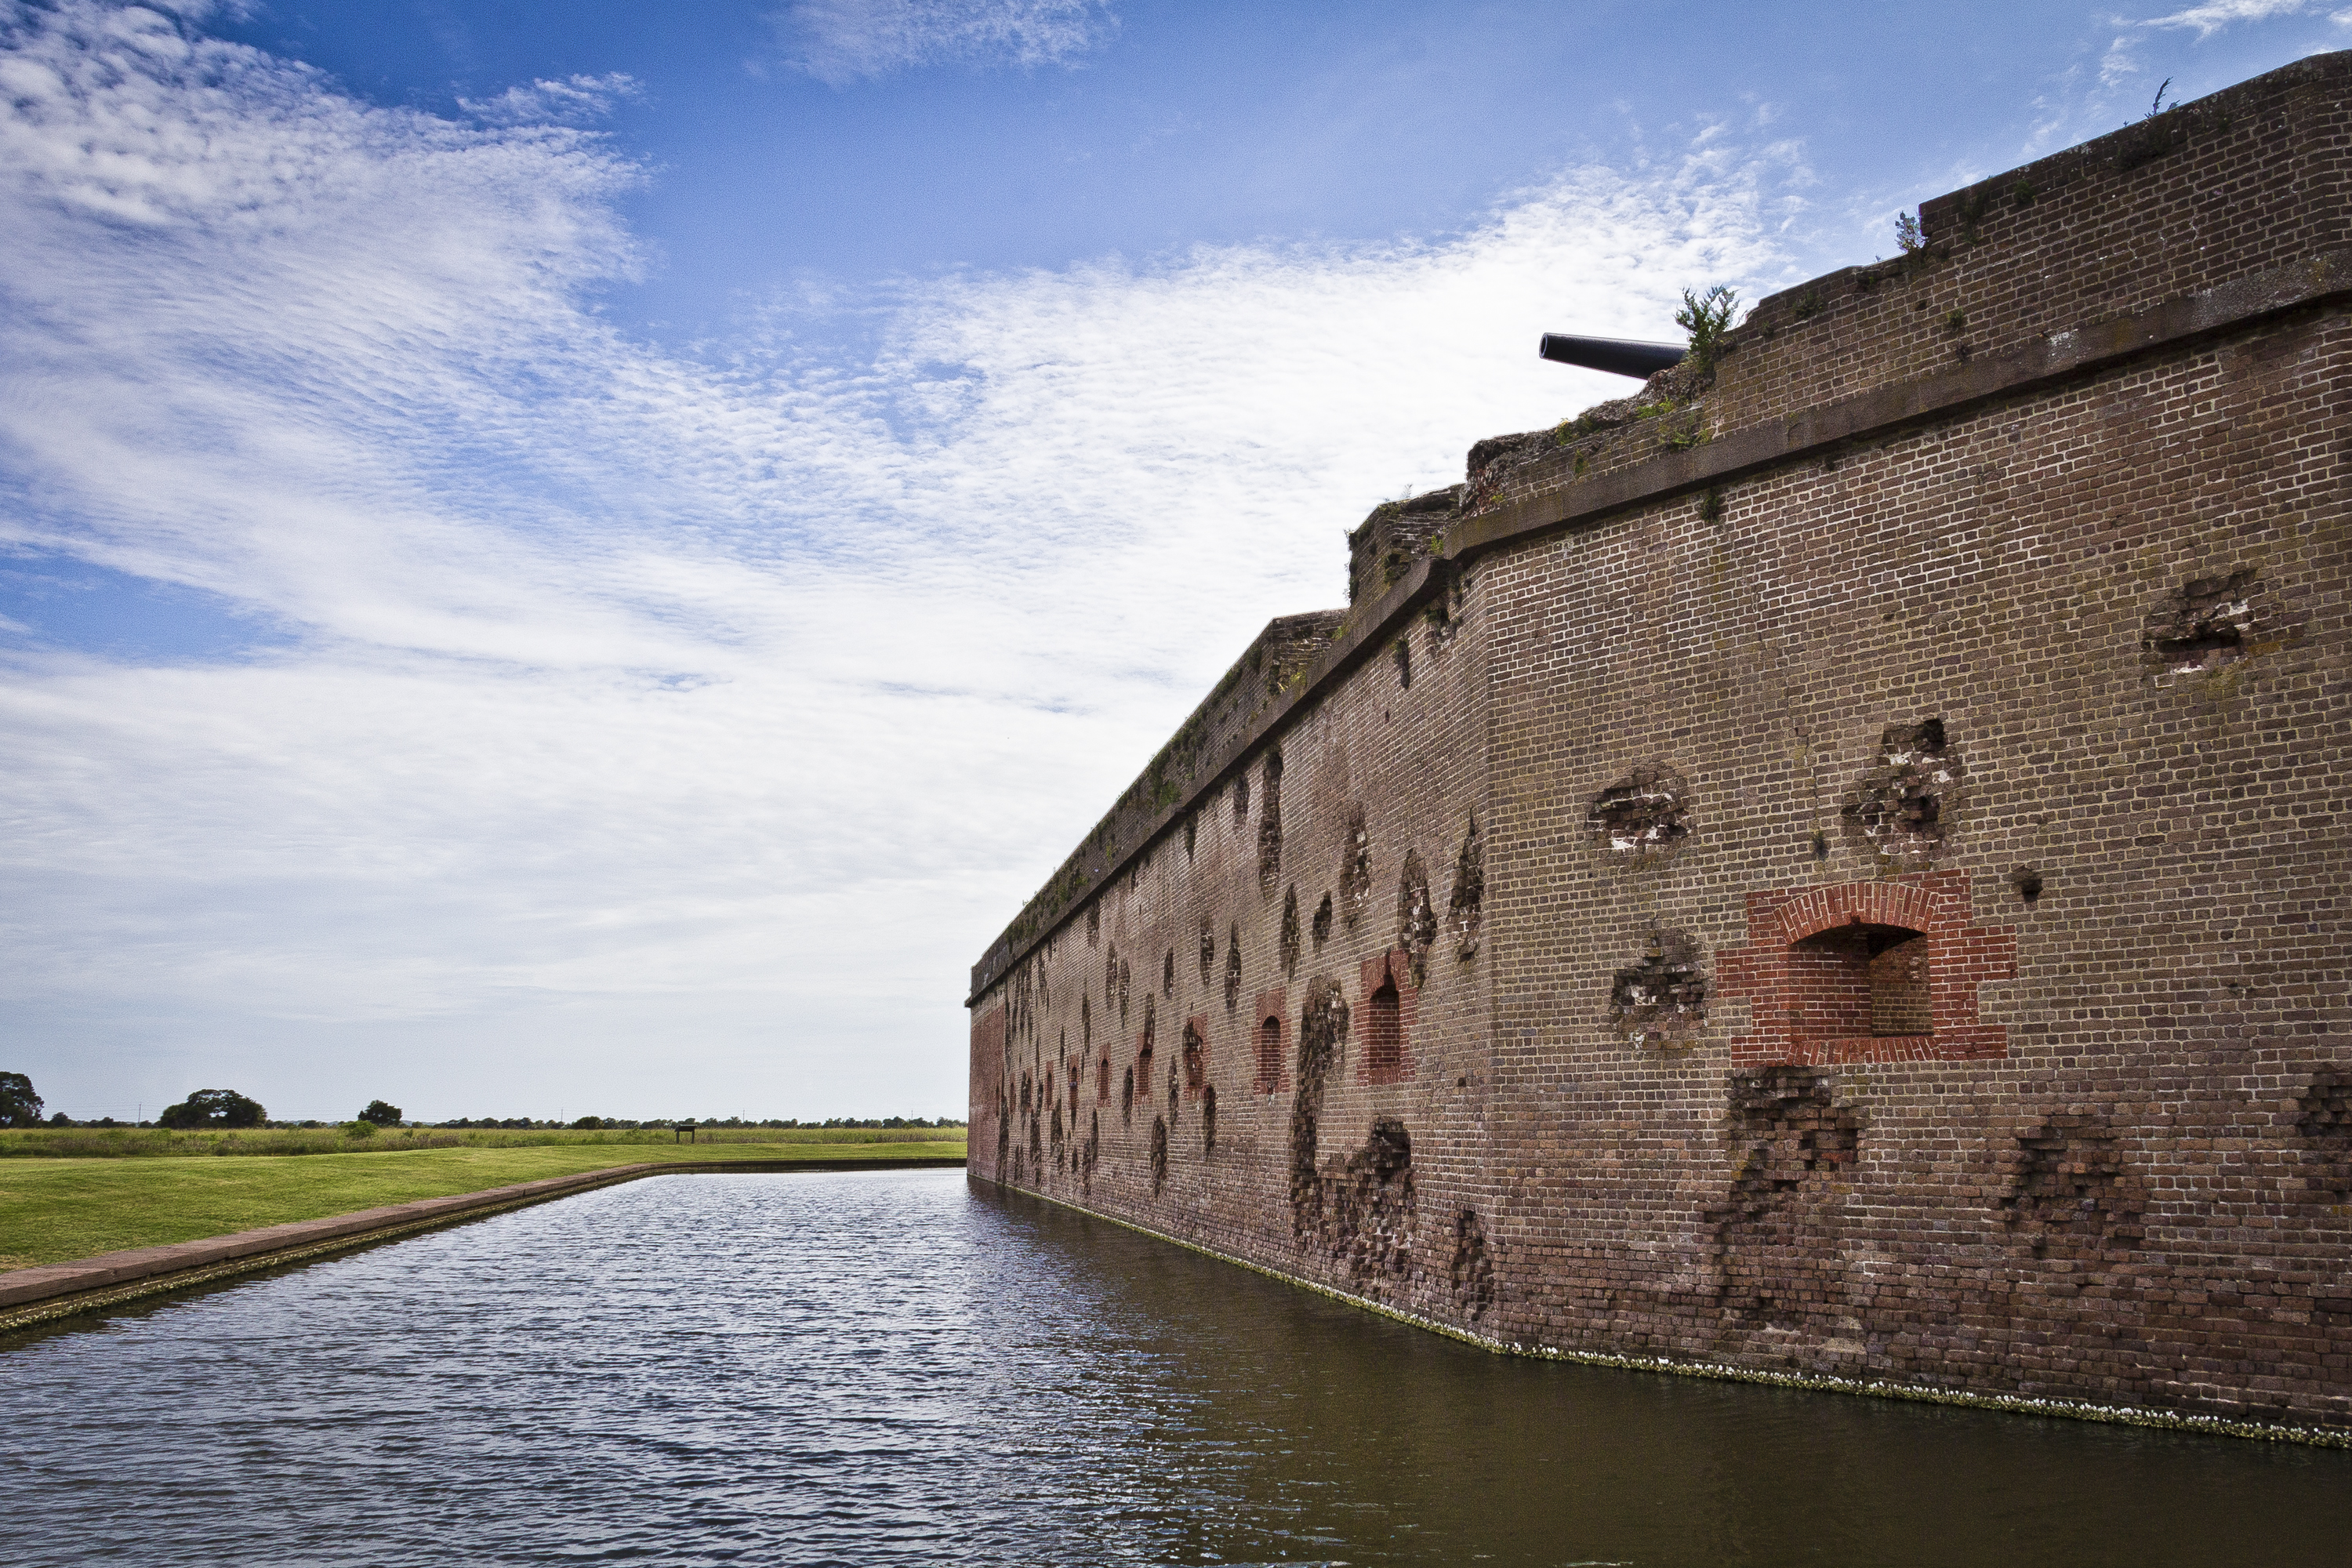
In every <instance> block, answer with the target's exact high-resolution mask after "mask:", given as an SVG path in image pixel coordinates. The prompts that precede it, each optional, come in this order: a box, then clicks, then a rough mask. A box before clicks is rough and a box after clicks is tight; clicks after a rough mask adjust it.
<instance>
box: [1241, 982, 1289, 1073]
mask: <svg viewBox="0 0 2352 1568" xmlns="http://www.w3.org/2000/svg"><path fill="white" fill-rule="evenodd" d="M1283 997H1284V991H1283V987H1281V986H1279V985H1277V986H1276V987H1275V988H1274V989H1273V990H1271V991H1261V992H1259V993H1258V994H1257V1005H1256V1006H1255V1007H1253V1008H1252V1009H1250V1037H1249V1052H1250V1061H1251V1063H1252V1066H1253V1071H1252V1074H1251V1079H1250V1088H1251V1089H1253V1090H1255V1092H1257V1093H1259V1094H1279V1093H1281V1092H1282V1091H1283V1089H1286V1088H1287V1087H1288V1086H1289V1083H1290V1071H1289V1057H1290V1025H1289V1022H1288V1020H1287V1019H1286V1018H1285V1017H1284V1016H1283Z"/></svg>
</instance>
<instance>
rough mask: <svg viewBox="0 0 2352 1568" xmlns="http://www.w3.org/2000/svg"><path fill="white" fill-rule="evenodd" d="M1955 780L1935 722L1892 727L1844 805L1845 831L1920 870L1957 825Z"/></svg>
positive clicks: (1954, 759) (1954, 762) (1954, 758)
mask: <svg viewBox="0 0 2352 1568" xmlns="http://www.w3.org/2000/svg"><path fill="white" fill-rule="evenodd" d="M1961 777H1962V770H1961V765H1960V753H1959V752H1958V749H1957V748H1955V747H1954V746H1953V744H1952V742H1951V738H1950V737H1949V736H1948V735H1947V734H1946V733H1945V731H1944V721H1942V720H1941V719H1923V720H1921V721H1919V722H1918V723H1916V724H1897V725H1895V726H1893V727H1891V728H1889V729H1888V730H1886V731H1885V732H1884V733H1883V734H1882V735H1880V737H1879V742H1878V762H1877V764H1876V765H1875V766H1874V767H1872V768H1871V769H1870V771H1869V772H1867V773H1864V774H1863V775H1862V777H1861V779H1860V780H1859V781H1857V782H1856V783H1855V784H1854V787H1853V793H1852V794H1851V795H1849V796H1848V797H1847V799H1846V804H1845V811H1844V821H1845V825H1846V827H1847V828H1848V830H1849V831H1850V832H1852V833H1853V835H1854V836H1855V837H1858V838H1860V839H1861V840H1862V841H1863V843H1864V844H1865V845H1867V846H1868V847H1870V848H1872V849H1874V850H1876V851H1877V852H1878V853H1879V854H1881V855H1883V856H1885V858H1887V859H1889V860H1891V861H1893V862H1895V864H1896V865H1897V866H1899V867H1901V868H1905V869H1906V870H1916V869H1921V868H1925V867H1926V866H1927V863H1928V862H1929V861H1931V860H1933V859H1934V858H1936V856H1937V854H1938V853H1939V852H1940V851H1941V850H1942V849H1943V847H1944V843H1945V840H1946V839H1947V838H1948V837H1949V836H1950V834H1951V832H1952V829H1953V826H1955V824H1956V823H1957V822H1958V817H1959V811H1958V807H1959V805H1960V792H1961Z"/></svg>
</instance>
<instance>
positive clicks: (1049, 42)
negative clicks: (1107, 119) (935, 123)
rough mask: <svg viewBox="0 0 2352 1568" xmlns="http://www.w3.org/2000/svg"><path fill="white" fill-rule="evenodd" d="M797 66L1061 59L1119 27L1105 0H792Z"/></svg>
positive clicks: (830, 74)
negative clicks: (797, 53)
mask: <svg viewBox="0 0 2352 1568" xmlns="http://www.w3.org/2000/svg"><path fill="white" fill-rule="evenodd" d="M777 20H778V22H779V24H780V26H781V27H782V31H783V32H784V33H785V35H786V37H788V39H789V40H790V41H791V44H792V45H793V47H797V48H798V49H799V51H800V53H799V55H798V57H797V61H796V63H798V64H799V65H800V66H801V68H803V69H804V70H806V71H807V72H808V73H809V74H810V75H812V76H814V77H815V78H817V79H819V80H821V81H827V82H832V83H834V84H835V85H841V84H845V83H847V82H852V81H856V80H859V79H863V78H868V77H879V76H887V75H889V74H890V73H891V72H893V71H898V70H904V69H906V68H909V67H912V66H923V65H935V64H940V63H949V62H951V63H962V64H977V65H1015V66H1043V65H1065V64H1067V63H1069V62H1070V61H1072V60H1075V59H1076V58H1078V57H1079V56H1081V55H1084V54H1086V53H1087V52H1088V51H1089V50H1091V49H1093V48H1095V47H1097V46H1098V45H1100V44H1101V43H1102V42H1103V40H1104V39H1105V38H1107V37H1108V36H1109V35H1110V34H1111V33H1112V32H1113V31H1115V30H1116V28H1117V26H1118V21H1117V18H1116V17H1115V16H1113V14H1112V12H1111V8H1110V5H1109V4H1108V0H793V4H792V5H789V6H787V7H786V8H785V9H784V10H783V11H782V13H780V14H779V16H778V18H777Z"/></svg>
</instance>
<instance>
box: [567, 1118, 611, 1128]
mask: <svg viewBox="0 0 2352 1568" xmlns="http://www.w3.org/2000/svg"><path fill="white" fill-rule="evenodd" d="M572 1126H574V1127H577V1128H579V1129H581V1130H582V1131H588V1132H595V1131H601V1130H602V1129H603V1127H604V1118H603V1117H601V1116H583V1117H582V1118H581V1119H580V1120H579V1121H575V1122H573V1123H572Z"/></svg>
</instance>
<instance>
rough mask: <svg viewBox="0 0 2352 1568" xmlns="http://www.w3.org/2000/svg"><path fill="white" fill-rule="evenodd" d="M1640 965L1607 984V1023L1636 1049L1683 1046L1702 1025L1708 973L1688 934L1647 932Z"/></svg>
mask: <svg viewBox="0 0 2352 1568" xmlns="http://www.w3.org/2000/svg"><path fill="white" fill-rule="evenodd" d="M1643 946H1644V951H1643V954H1642V957H1641V959H1640V961H1639V962H1638V963H1631V964H1628V965H1626V966H1625V967H1624V968H1622V969H1620V970H1619V971H1617V973H1616V975H1615V976H1614V978H1613V979H1612V981H1611V983H1610V986H1609V1024H1610V1027H1611V1028H1612V1030H1613V1031H1614V1032H1615V1033H1616V1035H1617V1036H1618V1037H1619V1038H1621V1039H1623V1040H1626V1041H1629V1042H1631V1043H1632V1044H1633V1045H1637V1046H1648V1047H1669V1046H1681V1045H1686V1044H1688V1043H1689V1042H1690V1039H1691V1037H1693V1036H1695V1035H1696V1034H1697V1033H1698V1032H1699V1030H1700V1029H1701V1028H1702V1027H1703V1026H1705V1025H1706V972H1705V971H1704V970H1703V969H1702V968H1701V967H1700V953H1699V948H1698V943H1697V942H1696V940H1694V939H1693V938H1692V936H1691V935H1690V933H1689V932H1687V931H1675V930H1672V929H1668V928H1660V929H1658V930H1654V931H1651V932H1650V933H1649V936H1648V940H1647V941H1646V942H1645V943H1644V944H1643Z"/></svg>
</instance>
